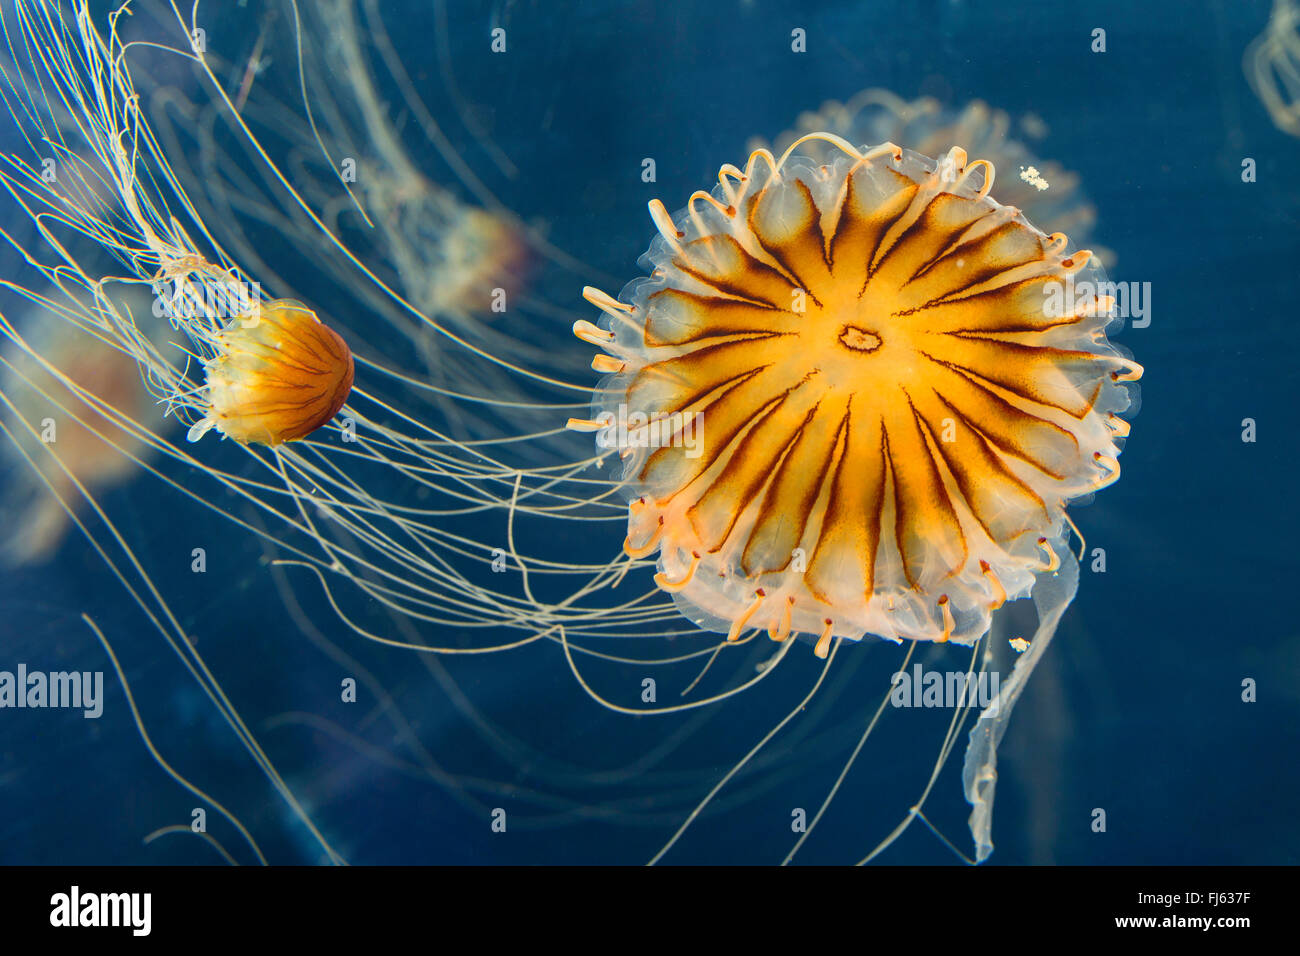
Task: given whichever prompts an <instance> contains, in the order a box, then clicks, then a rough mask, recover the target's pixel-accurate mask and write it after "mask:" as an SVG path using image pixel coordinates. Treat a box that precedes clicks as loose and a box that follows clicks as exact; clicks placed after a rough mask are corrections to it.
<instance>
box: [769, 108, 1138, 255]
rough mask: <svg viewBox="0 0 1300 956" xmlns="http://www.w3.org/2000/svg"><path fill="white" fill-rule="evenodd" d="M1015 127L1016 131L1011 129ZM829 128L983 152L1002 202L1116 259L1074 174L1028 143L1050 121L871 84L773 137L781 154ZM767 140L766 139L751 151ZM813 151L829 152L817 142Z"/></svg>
mask: <svg viewBox="0 0 1300 956" xmlns="http://www.w3.org/2000/svg"><path fill="white" fill-rule="evenodd" d="M1013 127H1015V129H1013ZM820 131H826V132H829V133H834V134H836V135H837V136H840V137H842V138H843V139H846V140H848V141H849V142H850V143H853V144H854V145H855V146H862V145H864V144H865V145H869V146H870V145H876V144H878V143H903V144H906V145H907V147H908V148H909V149H913V150H915V151H916V152H918V153H921V154H923V155H925V156H942V155H943V154H944V153H946V152H947V151H948V150H949V149H950V148H951V147H953V146H958V147H960V148H962V149H964V150H965V151H966V153H967V155H970V156H980V157H982V158H983V159H986V160H987V161H988V162H989V163H991V164H992V165H993V167H994V168H995V169H996V170H998V186H997V192H998V201H999V202H1001V203H1002V204H1003V205H1006V206H1015V207H1016V208H1017V209H1019V210H1020V211H1021V212H1023V213H1024V214H1025V218H1026V219H1028V220H1029V221H1030V222H1032V223H1034V225H1035V226H1037V227H1038V228H1039V229H1042V230H1044V231H1046V232H1048V233H1053V232H1063V233H1065V234H1066V235H1068V236H1069V237H1070V239H1071V240H1072V241H1073V242H1074V243H1075V244H1076V245H1078V246H1081V247H1082V246H1089V248H1091V249H1092V250H1093V252H1094V254H1096V255H1097V256H1099V257H1100V259H1101V262H1102V264H1103V265H1104V266H1106V267H1107V268H1110V267H1112V266H1113V264H1114V257H1113V255H1112V253H1111V252H1110V250H1108V249H1102V248H1099V247H1097V246H1096V245H1095V244H1092V241H1091V240H1092V231H1093V227H1094V225H1095V224H1096V220H1097V213H1096V209H1095V208H1094V207H1093V205H1092V203H1090V202H1089V201H1088V199H1087V197H1086V196H1085V195H1084V193H1083V188H1082V185H1081V183H1080V180H1079V176H1078V174H1077V173H1074V172H1071V171H1070V170H1068V169H1066V168H1065V167H1064V166H1062V165H1061V164H1060V163H1058V162H1056V161H1054V160H1051V159H1044V158H1041V157H1040V156H1038V155H1037V153H1036V148H1034V147H1031V146H1029V145H1027V144H1026V142H1025V140H1026V139H1028V140H1034V141H1037V140H1040V139H1042V138H1043V137H1044V136H1045V135H1046V133H1047V129H1046V124H1045V123H1044V122H1043V121H1042V120H1041V119H1039V118H1038V117H1036V116H1032V115H1028V116H1024V117H1022V118H1021V119H1020V121H1019V122H1018V123H1013V122H1012V119H1011V117H1010V116H1009V115H1007V113H1006V112H1005V111H1003V110H999V109H994V108H993V107H991V106H989V105H988V104H987V103H985V102H983V101H982V100H972V101H971V102H970V103H967V104H966V105H965V106H964V107H961V108H960V109H955V108H952V107H946V106H944V105H942V104H941V103H940V102H939V101H938V100H936V99H933V98H932V97H928V96H926V97H920V98H919V99H915V100H910V101H909V100H905V99H903V98H902V97H900V96H897V95H895V94H894V93H891V92H889V91H888V90H883V89H868V90H863V91H862V92H861V93H858V94H857V95H856V96H854V97H853V98H852V99H850V100H849V101H848V102H847V103H838V102H835V101H829V102H827V103H824V104H823V105H822V107H821V109H819V110H817V111H816V112H809V113H803V114H801V115H800V116H799V117H798V119H797V120H796V123H795V128H794V129H793V130H790V131H789V132H785V133H782V134H781V135H780V136H778V137H777V138H776V141H775V145H773V147H772V150H773V152H774V153H776V154H777V155H780V154H781V153H783V152H784V151H785V150H786V149H787V148H788V147H789V145H790V144H791V143H792V142H794V141H795V140H796V139H798V138H799V137H801V136H805V135H807V134H808V133H813V132H820ZM763 145H766V144H765V143H763V142H762V141H761V140H756V141H754V142H752V143H751V148H754V147H758V146H763ZM808 149H809V150H810V152H809V155H810V156H813V157H814V158H819V157H822V156H825V155H827V153H826V151H825V150H824V149H821V148H819V147H817V145H816V144H815V143H810V144H808Z"/></svg>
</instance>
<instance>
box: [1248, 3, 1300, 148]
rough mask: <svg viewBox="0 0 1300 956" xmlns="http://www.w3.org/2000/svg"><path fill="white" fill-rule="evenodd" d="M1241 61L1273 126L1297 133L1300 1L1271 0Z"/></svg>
mask: <svg viewBox="0 0 1300 956" xmlns="http://www.w3.org/2000/svg"><path fill="white" fill-rule="evenodd" d="M1243 65H1244V67H1245V71H1246V79H1248V80H1249V81H1250V85H1251V88H1252V89H1253V90H1254V91H1255V95H1256V96H1258V97H1259V98H1260V101H1261V102H1263V104H1264V108H1265V109H1266V110H1268V115H1269V116H1270V117H1271V118H1272V120H1273V123H1274V124H1275V125H1276V126H1277V128H1278V129H1280V130H1281V131H1282V132H1284V133H1289V134H1290V135H1292V136H1300V4H1297V3H1296V2H1295V0H1273V12H1272V14H1271V15H1270V16H1269V18H1268V26H1267V27H1266V28H1265V29H1264V32H1263V33H1261V34H1260V35H1259V36H1258V37H1256V38H1255V40H1254V42H1252V43H1251V44H1250V46H1248V47H1247V48H1246V54H1245V58H1244V63H1243Z"/></svg>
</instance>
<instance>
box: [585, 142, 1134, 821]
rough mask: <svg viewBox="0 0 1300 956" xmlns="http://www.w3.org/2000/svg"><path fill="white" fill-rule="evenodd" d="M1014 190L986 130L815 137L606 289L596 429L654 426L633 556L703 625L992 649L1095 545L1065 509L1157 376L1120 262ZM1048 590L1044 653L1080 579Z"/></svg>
mask: <svg viewBox="0 0 1300 956" xmlns="http://www.w3.org/2000/svg"><path fill="white" fill-rule="evenodd" d="M805 142H811V143H814V144H815V145H816V146H817V147H819V149H820V150H821V151H822V152H825V151H826V150H833V151H834V153H835V154H836V155H835V156H834V157H833V158H832V157H830V156H826V157H825V159H826V161H824V162H823V161H815V160H810V159H809V158H807V157H806V156H805V155H803V154H802V153H801V152H800V151H799V148H800V147H801V146H802V145H803V144H804V143H805ZM822 158H823V157H822V156H818V160H821V159H822ZM992 185H993V168H992V166H990V165H989V164H988V163H987V162H984V161H977V162H967V157H966V154H965V152H964V151H963V150H961V149H960V148H955V147H954V148H952V149H950V150H948V152H947V153H946V155H943V156H942V157H941V158H940V159H938V160H937V161H936V160H933V159H930V158H928V157H926V156H923V155H921V154H918V153H914V152H911V151H909V150H904V149H900V148H899V147H897V146H895V145H893V144H892V143H886V144H884V145H883V146H879V147H876V148H874V149H868V150H865V151H863V150H859V149H857V148H855V147H853V146H852V145H850V144H849V143H848V142H847V141H845V140H843V139H841V138H839V137H837V136H834V135H833V134H825V133H819V134H811V135H810V136H808V137H805V138H803V139H801V140H798V141H796V142H795V143H793V144H792V145H791V146H790V147H789V149H788V150H787V151H786V153H785V154H784V155H783V156H781V158H780V159H777V158H775V157H774V156H773V155H772V153H770V152H768V151H767V150H766V149H759V150H756V151H755V152H754V153H753V154H752V155H751V156H750V158H749V161H748V163H747V165H746V167H745V169H744V170H743V171H742V170H740V169H737V168H736V167H734V166H730V165H728V166H724V167H722V170H721V172H720V173H719V177H718V186H717V187H716V188H715V189H714V190H713V192H712V193H711V194H709V193H705V192H702V191H701V192H696V193H695V194H694V195H692V196H691V198H690V200H689V202H688V204H687V207H686V209H684V210H682V211H681V212H680V213H678V214H677V215H676V216H673V217H670V216H669V215H668V213H667V211H666V210H665V209H664V207H663V206H662V204H660V203H658V201H655V202H652V203H651V215H652V218H653V220H654V222H655V225H656V226H657V227H658V230H659V232H660V236H659V237H658V238H656V239H655V240H654V242H653V243H652V244H651V246H650V249H649V251H648V252H647V253H646V254H645V256H644V257H643V258H642V259H641V265H642V266H643V267H645V268H646V269H648V270H650V272H651V274H650V276H649V277H648V278H642V279H638V280H636V281H634V282H632V283H631V284H629V285H628V286H627V287H626V288H625V289H624V290H623V293H622V294H621V296H620V297H619V299H618V300H615V299H613V298H611V297H609V296H608V295H606V294H604V293H602V292H599V291H597V290H595V289H588V290H587V291H586V293H585V294H586V297H587V298H588V300H589V301H591V302H592V303H593V304H594V305H597V306H598V307H600V308H601V309H602V310H603V311H604V312H605V314H606V316H607V318H606V319H605V320H604V321H603V323H602V324H601V325H600V326H596V325H594V324H592V323H589V322H580V323H578V324H577V325H576V326H575V333H576V334H577V335H578V336H579V337H580V338H582V339H584V340H586V341H588V342H590V343H592V344H595V345H597V346H598V347H599V348H600V349H601V350H602V354H600V355H598V356H597V357H596V360H595V361H594V362H593V367H594V368H596V369H597V370H599V371H604V372H607V373H609V375H608V377H607V378H606V379H605V380H603V381H602V383H601V384H600V386H599V387H598V389H597V392H596V397H595V400H594V412H595V414H594V415H593V418H592V419H590V420H576V421H572V422H571V423H570V424H571V427H575V428H578V429H589V430H594V429H595V428H597V427H600V428H602V429H605V430H608V429H610V428H612V427H615V426H617V425H619V424H620V423H622V422H628V423H630V424H629V425H628V426H627V428H628V433H627V434H626V435H624V436H620V440H619V442H618V443H617V444H618V447H619V451H620V454H621V456H622V458H623V471H622V488H623V491H624V493H625V494H626V496H627V497H628V499H629V502H630V504H629V513H628V533H627V538H626V542H625V550H626V551H627V552H628V553H629V554H630V555H632V556H633V557H643V556H648V555H650V554H653V553H654V552H655V551H656V550H657V551H658V571H659V573H658V575H657V576H656V578H655V580H656V582H657V584H658V585H659V587H660V588H662V589H664V590H666V591H668V592H670V593H671V594H672V595H673V597H674V599H675V600H676V602H677V605H678V607H679V608H680V609H681V610H682V612H683V613H684V614H686V616H687V617H689V618H691V619H692V620H693V621H695V622H696V623H698V624H699V625H700V626H701V627H704V628H708V629H712V630H716V631H721V632H725V633H727V634H728V638H729V639H730V640H732V641H735V640H737V639H739V638H740V636H741V635H742V634H743V633H745V632H747V631H748V630H749V629H755V628H761V629H765V630H766V631H767V633H768V634H769V636H770V637H772V638H773V639H774V640H776V641H784V640H786V639H787V638H788V637H789V636H790V635H793V634H804V635H809V636H811V637H813V638H814V639H815V641H816V644H815V650H816V653H817V654H818V655H819V656H822V657H825V656H826V655H827V654H828V652H829V650H830V647H831V643H832V640H833V639H834V638H836V637H839V638H847V639H852V640H859V639H861V638H863V637H864V636H867V635H874V636H877V637H881V638H885V639H888V640H892V641H904V640H906V641H927V642H954V643H957V644H965V645H970V644H974V643H975V642H976V641H978V640H980V639H981V638H982V637H984V636H985V635H986V634H987V633H988V631H989V627H990V621H991V619H992V616H993V614H994V612H995V611H997V610H998V608H1000V607H1001V606H1002V605H1003V604H1004V603H1005V602H1007V601H1013V600H1016V599H1018V598H1025V597H1028V596H1029V595H1030V594H1031V592H1033V591H1034V590H1035V588H1036V586H1037V585H1038V582H1042V581H1043V580H1044V579H1050V578H1053V577H1055V576H1057V574H1058V570H1059V569H1060V568H1061V567H1062V561H1063V560H1072V559H1071V558H1070V555H1069V552H1068V550H1066V548H1065V546H1064V526H1065V524H1066V522H1067V521H1068V519H1067V517H1066V513H1065V509H1066V506H1067V504H1068V503H1069V502H1070V501H1072V500H1074V499H1077V498H1081V497H1086V496H1088V495H1090V494H1091V493H1093V492H1094V491H1096V490H1097V489H1099V488H1102V487H1104V486H1106V485H1108V484H1110V483H1111V482H1113V481H1115V480H1116V478H1117V477H1118V475H1119V465H1118V460H1117V459H1118V456H1119V454H1120V449H1121V445H1122V440H1123V437H1124V436H1125V435H1126V434H1127V433H1128V426H1127V424H1126V422H1125V421H1124V420H1123V419H1122V418H1121V417H1120V414H1121V413H1122V412H1124V411H1125V410H1126V409H1128V408H1129V406H1130V397H1129V394H1128V383H1130V382H1132V381H1135V380H1136V379H1137V378H1139V377H1140V375H1141V372H1142V369H1141V367H1140V366H1139V365H1137V363H1135V362H1133V361H1132V360H1131V359H1130V358H1129V357H1127V356H1126V355H1125V354H1124V353H1123V352H1121V351H1120V350H1119V349H1118V348H1117V347H1116V346H1114V345H1112V344H1111V343H1110V342H1109V341H1108V339H1107V336H1106V330H1107V327H1108V326H1109V325H1110V324H1111V322H1112V319H1113V316H1112V312H1113V302H1112V301H1111V300H1110V299H1109V298H1108V297H1106V296H1099V295H1096V294H1094V293H1093V291H1092V290H1096V289H1097V288H1099V287H1098V285H1097V283H1099V282H1101V281H1103V279H1104V276H1103V274H1102V273H1101V270H1100V268H1099V266H1098V265H1097V263H1096V260H1095V258H1094V257H1093V256H1091V254H1090V253H1088V252H1087V251H1082V250H1074V251H1071V250H1070V249H1069V246H1068V240H1067V238H1066V237H1065V236H1064V235H1062V234H1060V233H1055V234H1052V235H1045V234H1044V233H1042V232H1040V231H1039V230H1038V229H1037V228H1035V227H1034V226H1033V225H1032V224H1031V223H1030V222H1029V221H1028V220H1026V219H1025V217H1024V216H1023V215H1022V214H1021V213H1020V211H1019V210H1018V209H1016V208H1015V207H1013V206H1004V205H1002V204H1001V203H999V202H997V201H996V200H995V199H994V198H992V196H991V195H990V189H991V187H992ZM1066 287H1068V290H1069V294H1068V295H1066V296H1064V297H1063V290H1064V289H1065V288H1066ZM656 421H657V422H661V423H668V424H667V425H661V427H660V429H659V432H658V434H657V435H655V434H653V433H652V432H650V430H649V428H648V424H647V423H651V422H656ZM688 422H689V423H691V424H690V425H689V426H688V425H687V423H688ZM688 427H689V428H691V429H694V431H695V434H694V435H693V436H691V437H692V438H693V439H694V440H693V441H690V442H688V441H686V440H685V438H686V437H687V431H688ZM612 442H613V439H612V438H611V436H609V435H608V434H603V435H602V440H601V444H602V445H603V446H604V447H614V445H613V444H611V443H612ZM1067 577H1068V575H1067ZM1073 580H1077V577H1076V578H1074V579H1073ZM1049 591H1050V592H1051V593H1052V594H1053V595H1054V596H1055V597H1056V598H1059V599H1060V600H1057V601H1055V602H1054V603H1052V602H1049V605H1050V606H1044V607H1040V615H1039V621H1040V627H1039V632H1038V634H1037V635H1036V638H1035V641H1036V643H1037V644H1038V646H1036V647H1034V648H1033V651H1032V655H1031V654H1029V653H1027V654H1026V655H1025V659H1028V660H1029V661H1032V660H1036V659H1037V657H1038V656H1039V655H1040V654H1041V651H1042V649H1043V647H1045V645H1046V642H1047V639H1049V638H1050V636H1051V631H1052V630H1053V629H1054V628H1055V624H1056V621H1057V620H1059V616H1060V612H1061V611H1063V610H1064V605H1065V604H1068V601H1069V598H1070V597H1072V595H1073V589H1072V588H1070V587H1066V586H1064V585H1057V584H1054V585H1052V586H1049V587H1047V588H1046V589H1045V591H1044V593H1047V592H1049ZM1058 605H1059V606H1058ZM1030 667H1032V663H1029V664H1027V666H1026V667H1025V668H1024V673H1021V674H1020V679H1019V680H1017V681H1015V682H1009V685H1010V689H1009V690H1008V692H1007V694H1006V695H1005V697H1004V699H1002V700H1001V701H999V702H996V703H998V704H1000V707H997V708H995V709H994V711H993V712H992V713H990V715H989V716H990V717H992V718H994V719H995V724H996V726H997V727H998V728H1000V727H1001V726H1002V722H1003V721H1005V717H1006V712H1007V711H1009V709H1010V706H1009V705H1010V704H1012V703H1014V695H1016V694H1018V693H1019V687H1020V686H1022V685H1023V681H1024V679H1025V678H1026V677H1027V671H1028V669H1029V668H1030ZM993 726H994V724H992V723H990V724H984V725H983V726H982V727H981V728H980V729H981V731H982V732H984V733H985V734H986V735H987V733H988V732H989V731H991V730H992V728H993ZM998 736H1000V733H998ZM982 739H984V743H985V744H986V745H988V746H985V747H984V750H983V751H981V753H982V757H981V761H982V762H977V763H978V765H977V766H976V767H975V768H974V769H973V770H972V773H973V774H974V775H975V776H980V774H981V773H983V774H985V775H986V774H987V772H988V770H990V769H991V766H992V756H993V755H992V753H991V748H992V747H995V746H996V740H993V739H989V738H987V736H986V738H982ZM979 783H980V786H981V787H983V786H985V785H986V784H987V780H985V779H983V778H982V777H981V779H980V781H979ZM989 800H990V802H991V796H989ZM973 826H974V824H973ZM980 836H985V837H986V833H985V834H977V839H978V838H979V837H980Z"/></svg>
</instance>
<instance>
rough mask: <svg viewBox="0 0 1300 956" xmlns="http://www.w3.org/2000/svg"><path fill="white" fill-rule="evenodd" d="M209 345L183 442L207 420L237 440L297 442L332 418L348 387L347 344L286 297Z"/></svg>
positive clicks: (349, 356)
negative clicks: (202, 386)
mask: <svg viewBox="0 0 1300 956" xmlns="http://www.w3.org/2000/svg"><path fill="white" fill-rule="evenodd" d="M211 345H212V347H213V349H214V350H215V353H216V354H215V355H214V356H213V358H211V359H209V360H207V361H206V362H204V368H205V369H206V371H207V409H206V414H205V415H204V417H203V418H202V419H201V420H199V421H198V422H196V423H195V424H194V425H193V426H192V427H191V428H190V430H189V434H188V436H187V437H188V438H189V440H190V441H198V440H199V439H200V438H202V437H203V436H204V435H205V434H207V432H208V431H209V429H212V428H214V427H215V428H216V429H217V431H219V432H221V433H222V434H223V435H225V436H227V437H229V438H233V439H234V440H235V441H237V442H241V443H243V444H249V443H252V442H257V443H259V444H263V445H279V444H281V443H282V442H287V441H296V440H297V439H299V438H305V437H307V436H308V435H310V434H311V433H312V432H314V431H315V430H316V429H318V428H320V427H321V426H322V425H324V424H325V423H326V422H328V421H329V420H330V419H331V418H333V417H334V415H335V413H336V412H338V410H339V409H340V408H342V407H343V403H344V402H346V401H347V399H348V394H349V392H351V391H352V377H353V372H354V368H353V361H352V352H351V350H350V349H349V348H348V346H347V343H346V342H344V341H343V339H342V337H341V336H340V335H339V334H338V333H337V332H334V331H333V330H332V329H330V328H328V327H327V326H326V325H325V324H324V323H322V322H321V320H320V319H318V318H317V317H316V313H314V312H313V311H312V310H311V309H309V308H307V307H306V306H305V305H303V304H302V303H301V302H295V301H293V300H292V299H278V300H275V301H272V302H263V303H260V304H259V305H258V306H256V307H255V308H254V309H253V310H252V311H250V312H249V313H248V314H247V315H245V316H243V317H242V318H238V319H236V320H235V321H234V322H232V323H231V324H230V325H229V326H227V327H226V328H224V329H222V330H221V331H219V332H216V333H215V334H213V335H212V337H211Z"/></svg>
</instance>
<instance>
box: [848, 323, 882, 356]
mask: <svg viewBox="0 0 1300 956" xmlns="http://www.w3.org/2000/svg"><path fill="white" fill-rule="evenodd" d="M840 342H842V343H843V344H844V345H845V347H847V348H851V349H853V351H855V352H874V351H875V350H876V349H878V348H880V336H879V335H877V334H876V333H875V332H868V331H867V330H866V329H860V328H858V327H857V326H856V325H846V326H844V331H842V332H841V333H840Z"/></svg>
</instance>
